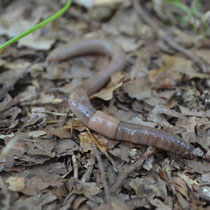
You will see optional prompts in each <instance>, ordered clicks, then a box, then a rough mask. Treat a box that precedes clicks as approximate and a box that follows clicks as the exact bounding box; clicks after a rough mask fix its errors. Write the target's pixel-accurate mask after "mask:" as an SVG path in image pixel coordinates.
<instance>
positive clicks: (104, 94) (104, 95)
mask: <svg viewBox="0 0 210 210" xmlns="http://www.w3.org/2000/svg"><path fill="white" fill-rule="evenodd" d="M121 86H122V82H120V83H118V84H116V85H114V86H112V87H109V88H104V89H102V90H101V91H99V92H98V93H95V94H93V95H92V96H91V97H90V99H92V98H96V97H97V98H101V99H103V100H105V101H109V100H111V99H112V97H113V92H114V91H115V90H116V89H118V88H119V87H121Z"/></svg>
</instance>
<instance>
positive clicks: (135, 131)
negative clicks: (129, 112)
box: [47, 39, 190, 155]
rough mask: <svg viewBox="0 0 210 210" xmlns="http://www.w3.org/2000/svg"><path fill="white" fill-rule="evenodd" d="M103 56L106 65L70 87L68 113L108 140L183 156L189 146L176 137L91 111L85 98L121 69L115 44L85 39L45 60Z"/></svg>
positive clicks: (120, 54) (121, 54)
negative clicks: (91, 55)
mask: <svg viewBox="0 0 210 210" xmlns="http://www.w3.org/2000/svg"><path fill="white" fill-rule="evenodd" d="M90 53H94V54H96V53H97V54H103V55H107V56H109V57H110V63H109V65H108V66H107V67H106V68H104V69H102V70H101V71H99V72H98V73H97V74H95V76H94V77H93V78H90V79H89V80H88V81H87V82H86V83H84V84H82V85H80V86H79V87H76V88H74V89H73V90H72V91H71V92H70V94H69V105H70V107H71V110H72V112H73V113H74V114H75V115H76V116H77V117H78V118H79V119H80V120H81V121H82V122H83V123H84V124H85V125H86V126H87V127H89V128H90V129H92V130H94V131H96V132H98V133H100V134H102V135H104V136H107V137H109V138H111V139H117V140H121V141H128V142H132V143H135V144H143V145H148V146H153V147H156V148H159V149H162V150H166V151H169V152H173V153H176V154H181V155H185V154H188V153H189V151H190V146H189V145H188V144H187V143H185V142H184V141H182V140H181V139H180V138H179V137H178V136H176V135H173V134H170V133H166V132H164V131H162V130H159V129H155V128H151V127H148V126H143V125H139V124H131V123H126V122H122V121H119V120H118V119H117V118H116V117H114V116H111V115H109V114H106V113H104V112H102V111H97V110H95V109H94V107H93V106H92V104H91V103H90V100H89V96H90V95H92V94H93V93H95V92H97V91H98V90H100V89H101V88H102V87H103V86H104V85H105V84H106V83H107V82H108V80H109V78H110V76H111V75H112V74H113V73H115V72H118V71H121V70H122V69H123V68H124V66H125V60H126V57H125V53H124V51H123V50H122V48H121V47H120V46H118V45H117V44H115V43H113V42H111V41H108V40H105V39H86V40H79V41H76V42H74V43H72V44H70V45H68V46H65V47H62V48H58V49H56V50H54V51H53V52H52V53H50V55H49V56H48V58H47V59H48V61H59V60H64V59H67V58H70V57H75V56H80V55H86V54H90Z"/></svg>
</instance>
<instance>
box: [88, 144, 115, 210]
mask: <svg viewBox="0 0 210 210" xmlns="http://www.w3.org/2000/svg"><path fill="white" fill-rule="evenodd" d="M91 147H92V148H93V151H94V153H95V156H96V159H97V162H98V166H99V170H100V172H101V178H102V182H103V187H104V192H105V200H106V203H107V204H110V209H112V205H111V196H110V190H109V186H108V183H107V179H106V175H105V171H104V166H103V163H102V160H101V156H100V155H99V152H98V150H97V148H96V146H95V144H94V143H93V142H92V143H91Z"/></svg>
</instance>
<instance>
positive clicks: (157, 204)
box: [150, 198, 171, 210]
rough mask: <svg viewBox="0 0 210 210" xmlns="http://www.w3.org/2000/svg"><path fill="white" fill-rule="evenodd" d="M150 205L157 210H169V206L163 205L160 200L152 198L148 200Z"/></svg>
mask: <svg viewBox="0 0 210 210" xmlns="http://www.w3.org/2000/svg"><path fill="white" fill-rule="evenodd" d="M150 203H151V204H152V205H153V206H155V207H157V209H164V210H171V207H170V206H167V205H166V204H164V203H163V202H162V201H161V200H159V199H157V198H154V199H151V200H150Z"/></svg>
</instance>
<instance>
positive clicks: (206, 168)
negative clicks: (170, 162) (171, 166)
mask: <svg viewBox="0 0 210 210" xmlns="http://www.w3.org/2000/svg"><path fill="white" fill-rule="evenodd" d="M186 163H187V167H189V168H192V169H193V171H194V172H195V173H199V174H204V173H206V172H210V164H209V163H202V162H199V161H196V160H187V161H186Z"/></svg>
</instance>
